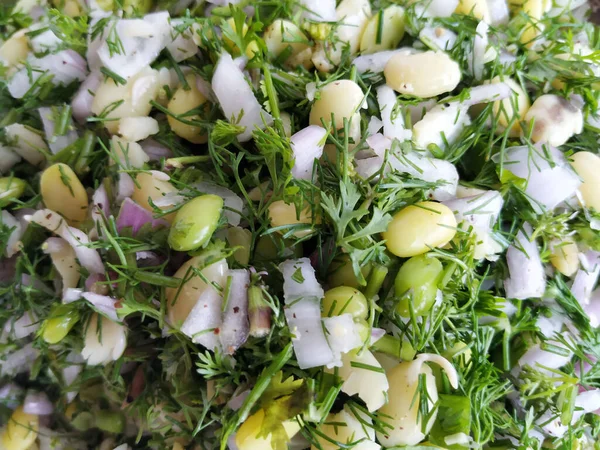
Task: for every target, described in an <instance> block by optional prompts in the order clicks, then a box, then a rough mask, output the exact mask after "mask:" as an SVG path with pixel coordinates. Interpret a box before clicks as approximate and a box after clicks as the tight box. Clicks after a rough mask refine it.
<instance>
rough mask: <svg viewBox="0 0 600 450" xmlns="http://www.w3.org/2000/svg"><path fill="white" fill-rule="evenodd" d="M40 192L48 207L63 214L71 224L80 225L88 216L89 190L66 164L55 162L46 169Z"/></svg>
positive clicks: (42, 177)
mask: <svg viewBox="0 0 600 450" xmlns="http://www.w3.org/2000/svg"><path fill="white" fill-rule="evenodd" d="M40 193H41V194H42V200H43V202H44V204H45V205H46V207H47V208H48V209H51V210H53V211H56V212H57V213H59V214H60V215H62V216H63V217H64V218H65V219H67V221H68V222H69V225H71V226H79V225H81V223H82V222H83V221H84V220H85V219H86V218H87V212H88V195H87V192H86V190H85V188H84V187H83V185H82V184H81V181H79V178H77V175H76V174H75V172H73V170H72V169H71V168H70V167H69V166H67V165H66V164H62V163H58V164H54V165H52V166H50V167H48V168H47V169H46V170H44V172H43V173H42V176H41V178H40Z"/></svg>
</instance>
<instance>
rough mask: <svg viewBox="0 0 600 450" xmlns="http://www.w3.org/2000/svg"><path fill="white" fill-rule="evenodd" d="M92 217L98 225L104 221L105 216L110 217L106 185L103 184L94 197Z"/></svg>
mask: <svg viewBox="0 0 600 450" xmlns="http://www.w3.org/2000/svg"><path fill="white" fill-rule="evenodd" d="M91 215H92V220H93V221H94V223H96V224H98V223H99V222H101V221H102V220H103V219H102V217H103V216H104V217H108V216H109V215H110V202H109V200H108V193H107V192H106V188H105V187H104V184H101V185H100V186H99V187H98V189H96V190H95V191H94V194H93V195H92V207H91Z"/></svg>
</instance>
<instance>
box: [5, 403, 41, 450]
mask: <svg viewBox="0 0 600 450" xmlns="http://www.w3.org/2000/svg"><path fill="white" fill-rule="evenodd" d="M39 428H40V421H39V417H38V416H34V415H33V414H27V413H25V412H24V411H23V407H22V406H19V407H18V408H17V409H16V410H15V412H13V413H12V416H11V417H10V420H9V421H8V423H7V424H6V428H5V429H4V432H3V433H2V446H3V448H4V449H5V450H27V449H29V447H30V446H31V445H33V444H34V443H35V440H36V439H37V437H38V431H39Z"/></svg>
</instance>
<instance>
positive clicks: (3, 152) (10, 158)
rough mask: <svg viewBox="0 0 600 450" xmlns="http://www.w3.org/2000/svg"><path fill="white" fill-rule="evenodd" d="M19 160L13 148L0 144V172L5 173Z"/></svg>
mask: <svg viewBox="0 0 600 450" xmlns="http://www.w3.org/2000/svg"><path fill="white" fill-rule="evenodd" d="M19 161H21V157H20V156H19V155H17V154H16V153H15V152H14V150H12V149H10V148H8V147H5V146H4V145H2V144H0V174H5V173H7V172H9V171H10V169H12V168H13V166H14V165H15V164H17V163H18V162H19Z"/></svg>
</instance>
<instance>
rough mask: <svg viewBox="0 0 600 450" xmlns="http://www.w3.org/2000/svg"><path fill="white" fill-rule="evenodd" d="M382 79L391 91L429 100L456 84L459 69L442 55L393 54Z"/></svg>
mask: <svg viewBox="0 0 600 450" xmlns="http://www.w3.org/2000/svg"><path fill="white" fill-rule="evenodd" d="M384 75H385V80H386V82H387V84H388V86H390V87H391V88H392V89H394V90H395V91H397V92H399V93H401V94H406V95H414V96H415V97H421V98H429V97H435V96H437V95H440V94H445V93H446V92H450V91H452V90H453V89H454V88H455V87H456V86H457V85H458V83H459V82H460V79H461V72H460V66H459V65H458V64H457V63H456V62H455V61H453V60H452V59H450V57H449V56H448V55H447V54H446V53H443V52H432V51H429V52H424V53H415V54H412V55H405V54H396V55H394V56H392V57H391V58H390V60H389V61H388V63H387V64H386V66H385V69H384Z"/></svg>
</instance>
